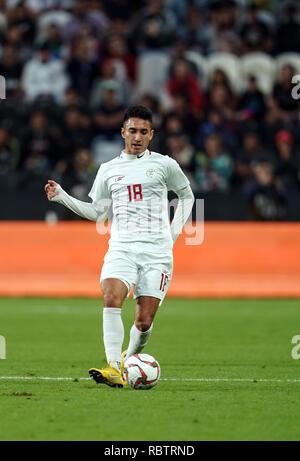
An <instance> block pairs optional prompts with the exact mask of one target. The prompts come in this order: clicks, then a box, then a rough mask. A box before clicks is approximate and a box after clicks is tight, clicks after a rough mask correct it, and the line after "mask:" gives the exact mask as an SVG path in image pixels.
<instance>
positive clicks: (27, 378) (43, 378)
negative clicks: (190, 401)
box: [0, 376, 300, 383]
mask: <svg viewBox="0 0 300 461" xmlns="http://www.w3.org/2000/svg"><path fill="white" fill-rule="evenodd" d="M0 379H1V380H24V381H34V380H35V381H90V380H91V378H71V377H52V376H0ZM161 381H178V382H180V381H182V382H183V381H192V382H193V381H194V382H213V383H217V382H226V383H230V382H237V383H251V382H258V383H300V379H281V378H161Z"/></svg>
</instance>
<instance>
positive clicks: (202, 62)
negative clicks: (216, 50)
mask: <svg viewBox="0 0 300 461" xmlns="http://www.w3.org/2000/svg"><path fill="white" fill-rule="evenodd" d="M186 56H187V58H188V59H189V60H190V61H192V63H193V64H195V66H196V67H197V70H198V74H199V80H200V83H201V86H202V88H206V87H207V83H208V72H207V59H206V58H205V57H204V56H202V55H201V54H200V53H197V51H187V52H186Z"/></svg>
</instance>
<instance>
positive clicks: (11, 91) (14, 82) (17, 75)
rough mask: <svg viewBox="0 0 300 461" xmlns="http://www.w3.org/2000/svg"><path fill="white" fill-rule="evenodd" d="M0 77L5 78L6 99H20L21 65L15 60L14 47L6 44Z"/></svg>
mask: <svg viewBox="0 0 300 461" xmlns="http://www.w3.org/2000/svg"><path fill="white" fill-rule="evenodd" d="M0 75H4V76H5V82H6V97H7V98H10V99H11V98H15V97H21V75H22V65H21V63H20V62H19V61H18V59H17V53H16V49H15V47H13V46H11V45H9V44H7V45H5V46H4V48H3V54H2V60H1V62H0Z"/></svg>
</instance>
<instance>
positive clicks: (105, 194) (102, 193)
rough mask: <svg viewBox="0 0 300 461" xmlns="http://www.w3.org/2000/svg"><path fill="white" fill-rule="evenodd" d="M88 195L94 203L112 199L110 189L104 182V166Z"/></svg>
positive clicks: (100, 169)
mask: <svg viewBox="0 0 300 461" xmlns="http://www.w3.org/2000/svg"><path fill="white" fill-rule="evenodd" d="M88 195H89V197H90V198H91V199H92V200H93V202H96V203H97V202H99V201H100V200H103V199H110V195H109V191H108V187H107V184H106V182H105V180H104V175H103V167H102V165H101V166H100V168H99V170H98V173H97V175H96V178H95V181H94V184H93V186H92V188H91V190H90V192H89V194H88Z"/></svg>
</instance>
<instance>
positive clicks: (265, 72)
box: [241, 52, 276, 95]
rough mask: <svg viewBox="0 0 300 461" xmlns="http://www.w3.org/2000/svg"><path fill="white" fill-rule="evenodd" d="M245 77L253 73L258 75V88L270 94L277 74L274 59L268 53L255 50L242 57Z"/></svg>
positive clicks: (255, 75)
mask: <svg viewBox="0 0 300 461" xmlns="http://www.w3.org/2000/svg"><path fill="white" fill-rule="evenodd" d="M241 65H242V72H243V78H244V79H245V80H246V79H247V78H249V77H250V76H251V75H253V76H254V77H256V80H257V86H258V88H259V89H260V90H261V91H262V92H263V93H264V94H265V95H270V94H271V91H272V88H273V84H274V80H275V74H276V64H275V62H274V59H273V58H271V57H270V56H269V55H268V54H265V53H260V52H254V53H249V54H246V55H245V56H243V57H242V58H241Z"/></svg>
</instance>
